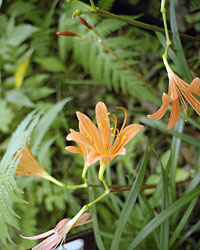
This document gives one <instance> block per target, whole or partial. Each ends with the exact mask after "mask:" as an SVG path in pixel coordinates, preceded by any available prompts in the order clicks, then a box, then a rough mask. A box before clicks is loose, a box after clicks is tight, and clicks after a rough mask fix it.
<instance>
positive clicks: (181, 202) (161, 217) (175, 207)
mask: <svg viewBox="0 0 200 250" xmlns="http://www.w3.org/2000/svg"><path fill="white" fill-rule="evenodd" d="M199 195H200V187H197V188H195V189H193V190H192V191H191V192H188V193H187V194H185V195H183V196H182V197H181V198H180V199H178V200H177V201H176V202H174V203H173V204H172V205H171V206H169V207H168V208H167V209H165V210H164V211H163V212H161V213H160V214H158V215H157V216H156V217H155V218H154V219H153V220H151V221H150V222H149V223H148V224H147V225H146V226H145V227H144V228H143V229H142V231H140V233H139V234H138V235H137V236H136V238H135V239H134V240H133V241H132V242H131V244H130V245H129V247H128V249H127V250H133V249H135V248H136V247H137V246H138V245H139V244H140V243H141V242H142V241H143V240H144V239H145V238H146V237H147V236H148V235H149V234H150V233H151V232H153V231H154V230H155V229H156V228H157V227H158V226H159V225H160V224H161V223H162V222H164V221H165V220H166V219H168V218H169V217H170V216H172V215H173V214H174V213H176V212H178V211H179V210H180V209H181V208H182V207H184V206H185V205H186V204H188V203H189V202H191V201H192V200H193V199H195V198H196V197H198V196H199Z"/></svg>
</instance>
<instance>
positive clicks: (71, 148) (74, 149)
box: [65, 146, 82, 154]
mask: <svg viewBox="0 0 200 250" xmlns="http://www.w3.org/2000/svg"><path fill="white" fill-rule="evenodd" d="M65 149H66V150H67V151H69V152H71V153H76V154H82V152H81V150H80V148H78V147H74V146H68V147H65Z"/></svg>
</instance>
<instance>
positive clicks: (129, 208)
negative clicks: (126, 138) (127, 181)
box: [110, 146, 148, 250]
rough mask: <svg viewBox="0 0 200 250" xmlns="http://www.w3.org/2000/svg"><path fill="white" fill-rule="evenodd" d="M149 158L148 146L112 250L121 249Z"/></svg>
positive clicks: (125, 206)
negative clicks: (122, 237) (122, 236)
mask: <svg viewBox="0 0 200 250" xmlns="http://www.w3.org/2000/svg"><path fill="white" fill-rule="evenodd" d="M147 156H148V146H147V147H146V151H145V154H144V156H143V159H142V161H141V162H140V168H139V169H140V170H139V172H138V175H137V177H136V179H135V181H134V183H133V186H132V188H131V190H130V193H129V195H128V198H127V200H126V203H125V205H124V207H123V209H122V212H121V215H120V217H119V220H118V222H117V227H116V230H115V233H114V238H113V240H112V243H111V248H110V250H117V249H118V248H119V244H120V239H121V235H122V233H123V231H124V228H125V225H126V223H127V221H128V218H129V215H130V213H131V211H132V209H133V206H134V204H135V202H136V199H137V197H138V194H139V191H140V188H141V186H142V182H143V179H144V175H145V170H146V165H147Z"/></svg>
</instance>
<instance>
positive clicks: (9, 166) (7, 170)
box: [0, 112, 37, 245]
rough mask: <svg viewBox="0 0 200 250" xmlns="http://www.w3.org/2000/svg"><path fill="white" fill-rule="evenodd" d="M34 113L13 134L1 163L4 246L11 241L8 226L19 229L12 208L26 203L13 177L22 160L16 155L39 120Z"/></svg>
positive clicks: (0, 213) (0, 233)
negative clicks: (34, 116)
mask: <svg viewBox="0 0 200 250" xmlns="http://www.w3.org/2000/svg"><path fill="white" fill-rule="evenodd" d="M34 113H35V112H32V113H30V114H29V115H28V116H27V117H26V118H25V119H24V120H23V121H22V123H21V124H20V125H19V126H18V127H17V129H16V131H15V132H14V133H13V134H12V137H11V140H10V142H9V145H8V148H7V151H6V153H5V154H4V156H3V159H2V160H1V162H0V223H1V226H0V239H1V241H2V243H3V244H4V245H6V244H7V243H6V241H7V239H8V240H9V241H11V239H10V236H9V233H8V228H7V224H9V225H11V226H13V227H15V228H18V223H17V218H18V217H19V216H18V215H17V214H16V212H15V211H14V209H13V208H12V207H13V203H14V202H20V203H25V201H24V200H23V199H22V198H21V194H22V193H23V192H22V190H21V189H19V188H18V186H17V184H16V181H15V179H14V176H13V175H14V174H15V170H16V168H17V165H18V163H19V160H20V158H18V159H17V160H16V158H15V157H14V154H15V153H16V151H17V150H18V149H19V148H20V147H22V146H23V145H24V143H25V136H26V134H31V130H29V128H30V126H31V127H32V129H33V127H34V126H33V125H32V123H34V121H35V119H36V118H37V116H36V118H35V119H33V115H34ZM11 242H12V241H11Z"/></svg>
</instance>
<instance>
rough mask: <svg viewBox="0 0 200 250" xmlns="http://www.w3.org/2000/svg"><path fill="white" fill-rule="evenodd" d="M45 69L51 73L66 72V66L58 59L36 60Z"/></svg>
mask: <svg viewBox="0 0 200 250" xmlns="http://www.w3.org/2000/svg"><path fill="white" fill-rule="evenodd" d="M35 61H36V62H37V63H39V64H40V65H41V66H42V68H43V69H45V70H46V71H49V72H65V70H66V68H65V65H64V64H63V63H62V62H61V61H60V60H59V59H58V58H57V57H53V56H52V57H45V58H36V59H35Z"/></svg>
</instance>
